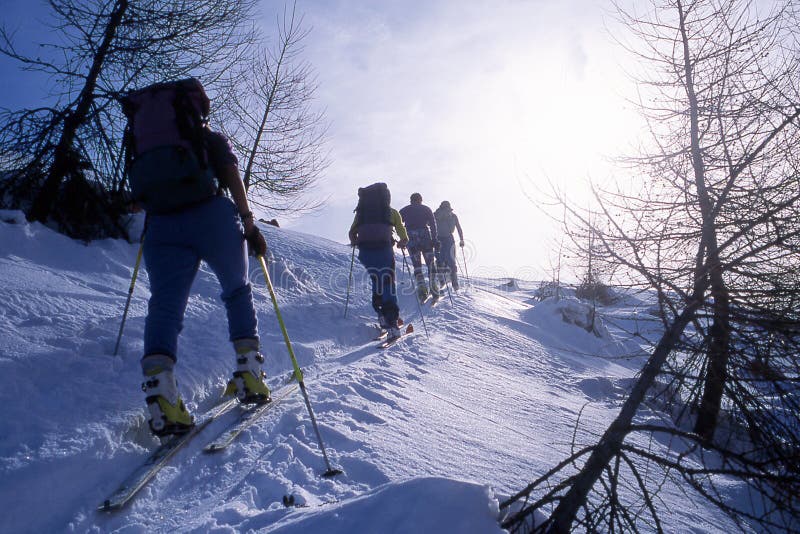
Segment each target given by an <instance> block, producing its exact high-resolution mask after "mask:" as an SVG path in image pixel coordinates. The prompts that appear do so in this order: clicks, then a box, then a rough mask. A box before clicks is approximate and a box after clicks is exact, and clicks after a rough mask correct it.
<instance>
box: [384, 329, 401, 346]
mask: <svg viewBox="0 0 800 534" xmlns="http://www.w3.org/2000/svg"><path fill="white" fill-rule="evenodd" d="M387 332H388V335H387V336H386V342H387V343H389V342H392V341H394V340H395V339H398V338H400V336H401V333H400V328H398V326H397V325H395V326H390V327H389V328H388V330H387Z"/></svg>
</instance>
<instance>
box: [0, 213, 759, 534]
mask: <svg viewBox="0 0 800 534" xmlns="http://www.w3.org/2000/svg"><path fill="white" fill-rule="evenodd" d="M141 219H142V217H138V220H137V221H136V223H137V224H138V225H139V226H141V224H143V222H142V220H141ZM262 231H263V232H264V235H265V236H266V238H267V239H268V240H269V242H270V243H272V247H271V250H272V258H271V261H270V262H269V267H268V269H269V273H270V277H271V279H272V281H273V285H274V288H275V289H274V291H275V294H276V295H277V300H278V302H279V305H280V311H281V315H282V317H283V320H284V324H285V327H286V331H287V333H288V336H289V337H290V338H291V342H292V346H293V348H294V353H295V355H296V358H297V360H298V363H299V366H300V367H301V368H302V372H303V376H304V383H305V386H306V391H307V394H308V396H309V403H310V404H311V405H312V407H313V408H312V409H313V410H314V413H315V416H316V421H317V426H318V428H319V432H320V436H321V439H322V441H323V443H324V446H325V448H326V451H327V456H328V458H329V462H330V465H331V466H332V467H335V468H338V469H341V470H342V471H343V473H342V474H340V475H337V476H335V477H333V478H324V477H322V476H321V475H322V473H323V472H324V471H325V470H326V469H327V465H326V464H327V462H326V461H325V460H324V458H323V456H322V454H321V451H320V448H319V446H318V442H317V439H316V435H315V433H314V431H313V427H312V424H311V421H310V417H309V415H308V410H307V406H306V404H305V402H304V399H303V397H302V395H301V394H300V393H299V392H298V391H297V390H295V392H294V393H293V394H292V395H290V396H288V397H287V398H286V399H285V400H283V401H282V402H281V403H280V404H279V405H277V406H276V407H275V408H273V410H272V411H271V412H269V413H268V414H267V415H266V416H264V417H263V418H261V419H260V420H259V421H257V422H256V423H254V424H253V425H252V426H251V427H250V428H249V429H247V430H246V431H245V432H244V433H243V434H242V435H241V436H240V437H239V438H238V440H237V441H236V442H234V443H233V444H232V445H231V446H230V447H229V448H227V449H226V450H225V451H223V452H219V453H215V454H204V453H202V452H201V451H202V448H203V447H204V446H205V445H206V444H208V443H210V442H211V441H212V440H213V439H214V437H215V436H216V435H218V434H219V433H221V432H222V431H223V430H224V429H225V428H226V425H227V424H230V423H231V422H233V420H234V419H235V413H228V414H225V415H224V416H222V417H220V419H219V420H216V421H214V422H213V423H212V424H211V425H209V426H208V427H206V428H205V429H203V430H202V432H200V433H199V434H198V435H197V437H196V438H195V439H194V440H192V442H191V443H189V444H188V445H187V446H186V447H185V448H184V449H183V450H181V451H179V452H178V453H177V454H176V455H175V456H174V457H173V458H172V459H171V460H170V461H169V463H168V465H167V466H166V467H165V468H164V469H162V471H161V472H160V473H159V474H158V475H157V476H156V477H154V478H153V479H152V480H151V481H150V482H149V483H148V484H147V485H146V486H145V487H144V488H143V489H142V490H141V491H140V492H139V493H138V494H137V495H136V496H135V497H134V498H133V500H132V501H131V502H130V503H129V504H128V505H127V506H126V507H125V508H123V509H121V510H119V511H117V512H114V513H106V512H99V511H97V507H98V506H99V505H100V504H101V503H102V502H104V500H105V499H106V498H107V497H108V496H109V495H110V494H111V493H112V492H114V490H115V489H116V488H118V487H119V486H120V485H121V484H122V483H123V481H124V480H125V478H126V477H127V476H128V474H129V473H132V472H133V471H134V470H135V469H136V468H137V467H138V466H139V465H141V464H142V463H143V462H144V461H145V459H146V458H147V456H148V454H149V453H150V452H152V451H154V450H155V449H156V447H157V446H158V440H157V439H156V438H154V437H153V436H152V435H151V434H150V432H149V429H148V427H147V422H146V419H145V417H146V415H145V414H146V413H147V412H146V408H145V399H144V394H143V393H142V391H141V387H140V386H141V381H142V376H141V369H140V364H139V359H140V357H141V354H142V350H143V336H144V322H145V315H146V312H147V302H148V298H149V296H150V287H149V280H148V276H147V273H146V271H144V270H142V271H141V272H140V275H139V276H138V277H137V280H136V284H135V287H134V289H133V291H132V293H131V299H130V307H129V308H128V314H127V316H126V321H125V322H124V328H123V329H122V337H121V338H118V336H119V333H120V325H121V324H122V323H121V318H122V315H123V309H124V308H125V303H126V298H127V296H128V288H129V287H130V281H131V272H132V268H133V265H134V261H135V258H136V253H137V250H138V244H136V243H128V242H126V241H125V240H122V239H105V240H98V241H94V242H92V243H89V244H88V245H87V244H84V243H81V242H79V241H75V240H72V239H69V238H67V237H65V236H63V235H61V234H58V233H56V232H54V231H52V230H50V229H49V228H46V227H44V226H43V225H41V224H39V223H33V224H28V223H27V222H26V221H25V217H24V215H23V214H22V213H21V212H11V211H7V210H0V406H2V407H3V412H2V413H3V431H2V432H0V510H2V513H0V532H3V533H6V532H8V533H11V532H13V533H28V532H30V533H40V532H75V533H96V532H170V533H171V532H197V533H199V532H203V533H205V532H215V533H229V532H262V533H273V534H278V533H280V534H301V533H303V534H306V533H321V532H324V533H325V534H374V533H381V534H434V533H435V534H440V533H443V532H458V533H460V534H490V533H492V534H493V533H497V534H501V532H504V531H503V530H501V529H500V527H499V526H498V523H499V521H500V520H501V519H502V518H503V517H504V515H503V514H504V513H505V512H502V513H501V511H500V503H502V502H503V501H505V500H506V499H507V498H508V497H509V496H510V495H513V494H515V493H517V492H518V491H520V490H522V489H524V488H525V487H526V486H527V485H528V484H529V483H531V482H533V481H534V480H536V479H537V478H538V477H540V476H542V475H543V474H544V473H546V472H547V471H548V470H550V469H551V468H553V467H555V466H556V465H557V464H558V463H559V462H561V461H562V460H564V459H565V458H566V457H567V456H568V455H569V454H570V453H571V452H574V450H577V449H580V448H581V447H583V446H587V445H590V444H594V443H596V442H597V440H598V439H599V437H600V436H601V435H602V434H603V432H604V431H605V429H606V428H607V427H608V425H609V424H610V423H611V421H612V420H613V419H614V418H615V417H616V416H617V415H618V413H619V410H620V408H621V406H622V403H623V402H624V401H625V399H626V397H627V395H628V392H629V391H630V389H631V387H632V385H633V384H634V382H635V380H636V377H637V375H638V373H639V371H640V370H641V367H642V365H643V364H644V362H645V360H646V359H647V355H648V354H649V347H650V344H651V343H654V342H655V341H656V340H657V339H658V338H659V336H660V335H661V333H662V332H663V327H662V325H661V323H660V321H659V320H658V319H657V318H656V317H654V316H653V315H652V314H650V313H648V310H649V309H652V306H653V305H654V304H655V301H656V299H655V296H654V295H648V294H646V293H637V294H635V295H634V294H626V293H625V292H624V290H623V291H621V292H620V293H619V296H620V299H619V300H618V301H617V302H616V303H615V304H614V305H612V306H604V307H600V308H598V309H596V310H593V308H592V307H591V306H590V304H589V303H587V302H582V301H579V300H578V299H576V298H574V296H571V293H570V292H569V291H567V292H566V293H564V295H563V296H562V298H561V299H548V300H544V301H540V300H539V299H537V298H535V294H536V290H537V288H538V284H535V283H524V282H523V283H519V284H517V285H516V286H515V287H513V288H509V287H507V286H506V284H504V283H501V282H498V281H497V280H488V279H476V278H473V279H472V280H471V283H470V284H464V285H462V289H461V290H460V291H459V292H457V293H455V294H453V295H452V301H451V300H450V299H448V298H445V299H443V300H442V301H440V302H439V303H438V304H437V306H436V307H431V306H430V304H425V306H424V308H418V307H417V305H416V296H415V294H414V291H413V289H412V285H411V279H410V277H409V276H408V275H407V274H406V273H404V272H402V271H401V272H400V273H399V275H398V287H399V289H400V292H399V303H400V310H401V315H402V317H403V318H404V319H405V321H406V323H407V324H411V325H413V326H414V327H415V330H414V332H413V333H411V334H408V335H406V336H405V337H403V338H401V339H400V341H399V342H398V343H396V344H395V345H393V346H392V347H391V348H389V349H386V350H379V349H378V348H377V347H376V345H377V343H378V342H377V341H376V340H374V337H375V336H376V334H377V329H376V326H375V325H376V318H375V314H374V311H373V310H372V307H371V304H370V302H371V299H370V290H369V284H368V282H367V278H366V276H365V274H364V270H363V269H361V268H359V269H357V270H356V272H355V273H354V275H355V276H354V283H353V284H352V286H351V288H352V292H351V293H350V294H349V299H348V297H347V296H346V293H345V285H344V284H345V283H346V281H347V271H348V266H349V263H350V255H349V250H348V249H347V248H346V247H342V246H341V245H340V244H338V243H335V242H333V241H330V240H327V239H323V238H320V237H317V236H311V235H308V234H304V233H299V232H294V231H292V230H288V229H286V228H274V227H271V226H268V225H262ZM251 281H252V284H253V294H254V300H255V304H256V310H257V315H258V325H259V335H260V341H261V351H262V353H263V354H264V356H265V362H264V369H265V371H266V372H267V376H268V382H269V383H270V384H271V385H272V386H273V387H274V391H276V392H277V391H279V389H278V388H279V386H277V384H280V382H281V380H282V379H283V378H284V377H287V376H288V375H289V374H291V371H292V364H291V360H290V358H289V356H288V353H287V349H286V345H285V342H284V338H283V334H282V332H281V328H280V326H279V325H278V322H277V320H276V318H275V313H274V311H273V307H272V304H271V302H270V296H269V292H268V290H267V288H266V285H265V282H264V278H263V275H262V273H261V270H260V268H258V267H256V266H255V265H252V264H251ZM219 292H220V290H219V283H218V282H217V280H216V277H215V276H214V274H213V273H212V272H211V271H210V270H209V269H208V268H207V267H206V266H202V267H201V268H200V270H199V272H198V275H197V277H196V280H195V283H194V285H193V287H192V293H191V297H190V299H189V304H188V307H187V311H186V314H185V320H184V323H183V326H184V328H183V330H182V332H181V335H180V342H179V347H178V355H177V357H178V361H177V365H176V368H175V373H176V378H177V381H178V388H179V391H180V394H181V396H182V398H183V400H184V401H185V403H186V406H187V407H188V409H189V410H190V411H191V413H192V414H194V415H195V416H196V417H198V418H200V417H202V416H203V414H204V413H206V412H207V411H209V410H210V409H211V408H212V407H213V406H214V404H215V402H217V401H218V400H219V398H220V395H221V392H222V391H223V389H224V387H225V383H226V382H227V380H228V379H229V377H230V373H231V372H232V371H233V369H234V368H235V353H234V350H233V347H232V346H231V345H230V343H229V342H228V339H227V338H228V336H227V326H226V322H225V319H224V317H225V310H224V305H223V303H222V302H221V300H220V297H219ZM346 303H349V308H348V314H347V315H345V314H344V313H343V312H344V309H345V307H346V305H347V304H346ZM590 318H593V321H594V327H593V328H587V325H588V324H590V323H589V321H590ZM587 330H592V332H591V333H590V332H589V331H587ZM632 331H636V332H637V333H638V335H637V336H632V335H630V332H632ZM117 339H119V340H120V342H119V351H118V352H116V353H115V350H114V348H115V346H116V345H117ZM276 396H277V393H276ZM233 411H234V412H236V411H238V408H234V410H233ZM666 419H668V418H666V417H665V414H664V413H661V412H658V411H655V410H652V409H650V408H647V407H643V408H642V409H641V410H640V413H639V414H638V415H637V417H636V419H635V423H637V424H653V423H657V424H663V423H664V422H665V420H666ZM682 428H684V427H682ZM627 441H628V443H630V444H636V445H638V446H639V447H641V448H642V449H643V450H647V451H651V452H652V454H654V455H656V456H660V457H663V458H672V459H675V458H676V456H677V455H679V454H680V455H681V457H682V458H683V459H684V461H686V462H688V463H689V464H690V465H693V463H694V462H697V461H699V455H700V453H697V454H694V453H691V452H688V453H687V448H686V446H685V444H682V443H680V442H677V438H674V439H673V440H670V439H665V438H663V436H658V435H657V436H648V435H644V434H639V433H632V434H631V435H630V436H629V437H628V438H627ZM669 447H672V452H670V451H669ZM702 455H703V456H704V457H706V458H709V457H710V456H713V452H710V451H704V452H702ZM636 458H637V464H638V465H639V468H640V469H641V472H644V473H646V474H647V476H645V477H643V481H642V482H643V483H644V484H647V486H648V487H649V488H650V489H651V490H653V491H657V492H658V498H657V499H654V502H655V506H656V507H657V508H658V510H659V514H660V518H661V527H662V528H663V530H664V531H665V532H703V533H710V534H717V533H720V534H721V533H729V532H739V531H742V530H743V528H741V527H737V525H735V524H734V523H733V521H732V520H731V519H730V518H728V517H726V516H725V514H724V513H723V512H722V511H720V510H718V509H716V508H714V507H711V506H709V504H708V502H707V501H705V500H704V499H703V498H701V497H699V496H697V495H696V494H694V493H693V492H692V491H691V490H690V489H689V488H688V486H687V485H686V484H685V482H684V481H683V479H682V478H681V477H678V476H666V477H663V476H661V472H660V470H659V469H658V468H656V467H654V466H653V465H652V464H650V463H648V462H647V459H646V458H642V457H636ZM708 461H709V462H711V463H713V462H714V459H709V460H708ZM717 461H719V460H718V459H717ZM623 466H624V464H623ZM623 471H624V467H623ZM567 474H571V472H570V473H564V476H566V475H567ZM627 482H628V483H622V484H620V485H619V487H618V488H617V490H616V493H615V497H616V498H618V499H619V500H621V501H623V502H626V503H629V504H630V505H631V506H632V510H633V511H634V512H641V511H642V510H643V509H644V507H645V504H644V501H643V500H642V495H641V491H640V489H639V486H638V485H637V484H635V483H633V481H632V480H631V479H628V480H627ZM717 482H718V485H717V487H718V490H719V494H718V495H719V496H720V498H721V499H723V501H724V502H725V503H726V504H728V505H737V506H742V507H743V509H745V510H749V508H748V506H749V505H751V504H753V495H752V494H751V493H749V492H748V491H747V489H746V488H745V487H744V485H743V484H742V483H741V482H740V481H737V480H732V479H729V478H726V477H724V476H723V475H720V476H719V477H718V478H717ZM544 487H546V488H550V487H552V486H550V485H544ZM289 495H291V496H293V497H294V498H295V503H296V504H298V505H300V506H299V507H295V508H286V507H285V506H284V505H283V502H282V501H283V497H284V496H289ZM43 496H44V498H45V500H46V509H44V508H43ZM642 515H643V516H644V515H646V514H644V513H643V514H642ZM651 527H652V525H651ZM601 530H602V528H601ZM641 530H642V531H644V532H647V531H654V530H655V528H647V527H644V526H642V528H641Z"/></svg>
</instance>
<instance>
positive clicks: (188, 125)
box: [172, 85, 208, 169]
mask: <svg viewBox="0 0 800 534" xmlns="http://www.w3.org/2000/svg"><path fill="white" fill-rule="evenodd" d="M172 106H173V107H174V108H175V117H176V121H177V123H178V132H179V133H180V135H181V137H183V138H184V139H186V140H187V141H189V144H191V145H192V150H193V151H194V154H195V156H197V161H199V162H200V165H201V166H202V167H203V168H204V169H206V168H208V157H206V143H205V139H204V138H203V131H202V128H203V124H204V123H205V119H204V117H202V116H200V114H199V113H198V112H197V110H196V109H195V107H194V106H193V105H192V102H191V100H190V98H189V93H188V92H187V90H186V88H185V87H184V86H183V85H179V86H178V87H177V89H176V91H175V99H174V100H173V101H172Z"/></svg>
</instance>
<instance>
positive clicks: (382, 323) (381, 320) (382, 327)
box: [378, 315, 389, 339]
mask: <svg viewBox="0 0 800 534" xmlns="http://www.w3.org/2000/svg"><path fill="white" fill-rule="evenodd" d="M388 329H389V322H388V321H387V320H386V317H384V316H383V315H378V339H380V338H382V337H383V336H385V335H386V332H387V330H388Z"/></svg>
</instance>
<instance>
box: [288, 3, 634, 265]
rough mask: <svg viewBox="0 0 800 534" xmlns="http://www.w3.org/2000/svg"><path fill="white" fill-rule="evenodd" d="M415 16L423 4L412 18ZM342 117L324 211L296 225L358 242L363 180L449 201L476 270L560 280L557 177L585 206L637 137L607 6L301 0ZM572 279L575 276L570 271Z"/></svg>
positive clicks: (323, 94)
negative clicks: (353, 226) (554, 205)
mask: <svg viewBox="0 0 800 534" xmlns="http://www.w3.org/2000/svg"><path fill="white" fill-rule="evenodd" d="M409 6H412V7H413V8H411V9H410V8H409ZM298 9H299V10H301V11H302V12H303V13H304V15H305V21H306V23H307V25H308V26H310V27H311V28H312V32H311V35H310V37H309V41H308V43H307V48H306V51H307V54H306V57H307V59H308V60H309V61H310V62H311V63H312V65H313V66H314V68H315V69H316V71H317V73H318V75H319V82H320V85H319V87H320V89H319V94H318V97H319V101H320V103H321V104H322V105H323V106H324V108H325V109H326V111H327V115H328V118H329V119H330V120H331V130H330V141H331V143H330V148H331V155H332V161H333V163H332V165H331V167H330V169H329V172H328V173H327V177H326V183H325V184H323V185H322V187H321V188H320V190H321V191H322V192H324V194H326V195H330V199H329V204H328V206H327V207H326V208H325V209H324V210H323V211H322V212H321V213H319V214H317V215H316V216H308V217H302V218H300V219H298V220H296V221H293V222H291V223H289V225H290V226H291V227H294V228H297V229H299V230H302V231H308V232H314V233H320V234H321V235H325V236H326V237H329V238H331V239H336V240H338V241H342V242H344V241H345V239H346V228H347V227H348V226H349V223H350V221H351V220H352V210H353V207H354V206H355V202H356V198H357V197H356V190H357V188H358V187H359V186H362V185H366V184H369V183H372V182H374V181H379V180H380V181H386V182H387V183H388V184H389V186H390V189H391V191H392V195H393V203H394V204H395V207H397V208H400V207H403V206H404V205H406V204H407V203H408V201H409V196H410V194H411V193H413V192H419V193H421V194H422V196H423V201H424V203H425V204H427V205H429V206H430V207H431V208H432V209H435V208H436V207H438V205H439V203H440V202H441V201H442V200H449V201H450V203H451V205H452V206H453V208H454V210H455V212H456V213H457V214H458V215H459V218H460V221H461V224H462V227H463V229H464V233H465V237H466V238H467V239H466V240H467V246H466V247H465V252H466V254H467V255H468V256H469V258H468V259H469V266H470V267H471V268H472V269H473V271H475V272H482V273H484V274H486V275H489V276H492V275H494V276H517V277H521V278H537V279H538V278H540V277H545V278H549V277H551V276H552V269H551V266H552V265H553V264H554V262H553V261H552V260H551V259H552V258H553V257H554V256H553V254H552V251H554V250H557V249H558V244H559V240H560V237H559V228H558V224H556V223H554V222H552V221H551V220H550V219H549V218H548V217H547V216H546V215H545V214H544V213H542V212H541V211H540V208H541V207H543V206H544V205H545V204H548V203H549V202H548V201H547V198H546V193H547V191H548V189H549V185H548V184H549V183H552V184H556V185H557V186H558V187H559V188H562V189H564V190H567V191H569V192H570V194H571V197H572V198H573V199H584V198H587V183H588V180H589V179H590V178H592V179H604V178H605V177H607V176H610V175H611V174H613V169H612V166H611V165H610V164H609V161H608V157H610V156H614V155H619V154H620V153H622V151H624V150H626V148H627V146H628V144H629V143H630V142H631V140H632V139H633V138H634V137H635V134H636V133H637V132H638V130H637V128H638V126H637V123H636V117H635V114H633V112H632V111H631V110H630V108H629V107H628V106H627V103H626V101H625V99H624V96H625V95H626V94H629V92H628V91H629V90H630V82H629V81H628V79H627V78H626V77H625V75H624V73H623V72H622V68H621V62H622V60H623V57H622V54H621V52H622V51H621V50H619V49H617V46H616V45H615V44H614V43H613V41H612V40H611V38H610V36H609V34H608V32H607V29H606V22H607V21H608V17H607V16H608V15H609V12H608V11H607V9H608V2H602V1H593V0H587V1H581V2H556V1H520V0H511V1H505V0H500V1H486V2H483V1H467V2H464V1H451V0H434V1H430V2H417V3H413V2H412V3H410V4H409V3H408V2H347V1H335V2H326V1H318V2H298ZM564 274H570V273H564Z"/></svg>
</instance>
